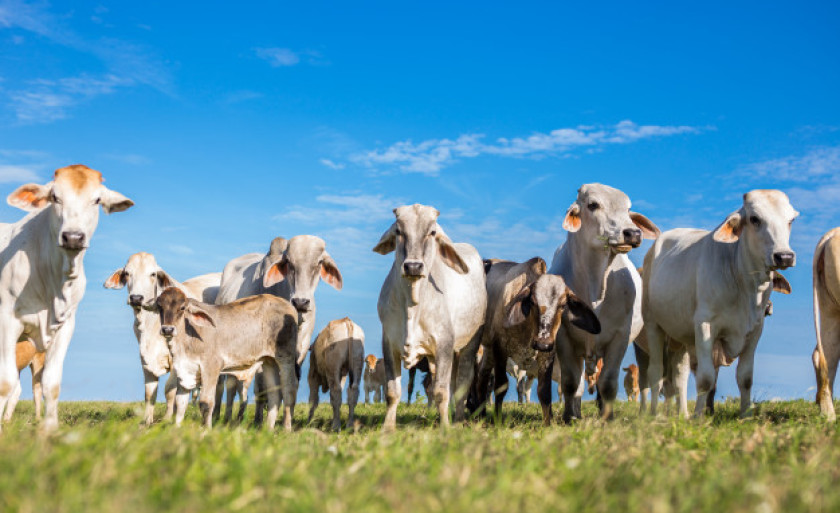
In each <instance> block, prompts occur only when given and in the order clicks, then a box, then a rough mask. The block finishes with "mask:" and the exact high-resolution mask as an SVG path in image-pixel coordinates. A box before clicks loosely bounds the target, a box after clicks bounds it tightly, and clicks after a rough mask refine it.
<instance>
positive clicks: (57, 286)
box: [0, 164, 134, 431]
mask: <svg viewBox="0 0 840 513" xmlns="http://www.w3.org/2000/svg"><path fill="white" fill-rule="evenodd" d="M102 181H103V180H102V174H101V173H99V171H94V170H93V169H90V168H88V167H87V166H83V165H81V164H76V165H72V166H67V167H63V168H61V169H58V170H56V172H55V175H54V178H53V181H51V182H49V183H47V184H45V185H38V184H27V185H22V186H21V187H19V188H18V189H17V190H16V191H14V192H13V193H11V194H10V195H9V197H8V199H7V201H8V203H9V205H11V206H13V207H18V208H20V209H23V210H26V211H29V212H30V213H29V214H28V215H26V217H24V218H23V219H21V220H20V221H18V222H16V223H13V224H7V225H3V226H0V319H1V320H2V321H0V413H2V411H3V410H4V408H5V407H6V403H7V401H8V400H9V399H10V398H11V396H12V394H13V393H14V392H15V389H16V387H18V386H19V383H18V381H19V376H18V371H17V367H16V364H15V363H16V362H15V345H16V344H17V342H18V341H19V340H22V339H25V338H28V339H30V340H32V342H33V343H34V344H35V347H36V348H37V349H38V351H39V352H43V351H46V353H47V354H46V361H45V364H44V373H43V378H42V386H43V391H44V396H45V399H46V416H45V418H44V423H43V429H44V430H45V431H52V430H55V429H56V428H57V427H58V395H59V392H60V390H61V374H62V371H63V366H64V356H65V355H66V354H67V348H68V346H69V344H70V338H71V337H72V336H73V328H74V327H75V324H76V309H77V308H78V306H79V302H81V300H82V296H83V295H84V293H85V271H84V265H83V259H84V256H85V252H86V251H87V248H88V246H89V245H90V240H91V238H92V237H93V232H94V230H95V229H96V225H97V223H98V221H99V207H100V206H101V207H102V210H104V211H105V212H106V213H111V212H121V211H123V210H126V209H128V208H129V207H131V206H132V205H134V202H132V201H131V200H130V199H128V198H126V197H125V196H123V195H122V194H120V193H118V192H115V191H112V190H110V189H108V188H106V187H105V186H104V185H102Z"/></svg>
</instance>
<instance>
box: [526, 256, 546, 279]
mask: <svg viewBox="0 0 840 513" xmlns="http://www.w3.org/2000/svg"><path fill="white" fill-rule="evenodd" d="M528 267H530V268H531V271H532V272H533V273H534V274H536V275H537V276H542V275H543V274H545V270H546V265H545V260H543V259H542V258H540V257H534V258H532V259H530V260H528Z"/></svg>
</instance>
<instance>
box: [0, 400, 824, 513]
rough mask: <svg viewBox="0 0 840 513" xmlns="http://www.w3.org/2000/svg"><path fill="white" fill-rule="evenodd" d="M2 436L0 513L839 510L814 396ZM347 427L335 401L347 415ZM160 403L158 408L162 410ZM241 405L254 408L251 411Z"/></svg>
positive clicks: (71, 407) (91, 414) (105, 416)
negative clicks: (577, 414)
mask: <svg viewBox="0 0 840 513" xmlns="http://www.w3.org/2000/svg"><path fill="white" fill-rule="evenodd" d="M18 408H19V409H18V412H17V414H16V418H15V420H13V421H12V422H11V423H10V424H7V425H6V426H4V432H3V434H2V435H0V462H2V464H1V465H0V511H2V512H4V513H5V512H16V511H20V512H45V511H56V512H58V511H62V512H63V511H67V512H71V511H85V512H90V511H107V512H122V511H125V512H132V513H141V512H152V511H179V512H208V511H326V512H330V513H334V512H344V511H347V512H368V511H411V512H426V511H469V512H475V513H477V512H482V513H483V512H495V511H500V512H501V511H504V512H519V511H526V512H538V511H539V512H542V511H569V512H581V511H595V512H601V511H603V512H611V513H616V512H624V511H651V512H654V513H659V512H668V511H686V512H697V511H715V512H721V511H755V512H759V513H768V512H773V511H780V512H781V511H783V512H790V511H815V512H816V511H840V435H839V434H838V428H837V427H836V426H832V425H829V424H826V423H825V422H824V421H823V420H821V419H820V418H819V417H818V416H817V408H816V406H815V405H814V404H813V403H809V402H804V401H795V402H781V403H762V404H759V405H757V414H756V416H755V417H754V418H753V419H749V420H738V418H737V405H735V404H734V403H727V404H721V405H720V406H719V408H718V412H717V415H716V416H715V418H714V419H713V420H706V421H701V422H698V421H679V420H677V419H675V418H659V419H655V420H652V419H648V418H643V419H639V418H638V416H637V406H635V405H630V404H627V403H622V404H620V405H619V407H618V412H617V416H616V420H615V421H613V422H611V423H603V422H601V421H599V420H596V419H595V418H594V417H595V407H594V405H593V404H592V403H584V416H585V417H586V418H585V420H583V421H582V422H579V423H577V424H575V425H572V426H558V425H555V426H552V427H550V428H543V427H542V426H541V419H540V412H539V406H538V405H525V406H520V405H517V404H514V403H506V405H505V411H506V418H505V422H504V425H503V427H498V428H497V427H493V426H491V425H489V424H486V423H480V422H473V423H471V424H469V425H467V426H461V427H455V428H454V429H452V430H451V431H450V432H448V433H441V432H440V431H439V429H437V423H436V415H434V414H433V413H432V412H431V411H430V410H427V409H426V407H425V406H424V405H413V406H410V407H407V406H404V405H401V406H400V410H399V417H398V422H399V430H398V431H397V433H395V434H392V435H383V434H381V433H380V432H379V425H380V424H381V421H382V417H383V415H384V405H360V407H359V410H358V411H359V412H360V413H359V416H360V419H361V424H362V425H361V427H360V429H359V431H358V432H357V433H355V434H353V433H347V432H342V433H341V434H332V433H326V432H323V431H322V430H325V429H327V428H328V426H329V418H330V412H331V410H330V407H329V405H328V404H326V405H324V404H322V405H321V406H320V408H319V410H318V412H317V414H316V420H315V421H314V422H313V424H312V425H311V426H309V427H305V426H304V415H305V413H306V410H307V407H306V405H299V407H298V409H297V412H296V419H295V420H296V426H295V429H296V430H295V432H294V433H292V434H286V433H283V432H281V431H276V432H273V433H267V432H262V431H255V430H253V429H251V428H250V427H236V428H233V427H227V426H224V425H218V426H217V427H216V428H214V429H213V430H212V431H209V432H206V431H204V430H202V429H200V428H199V425H198V415H197V411H196V409H195V408H194V407H191V408H190V412H189V414H188V418H187V420H186V421H185V423H184V426H182V427H181V428H180V429H177V428H174V427H173V426H171V425H169V424H167V423H159V424H156V425H154V426H152V427H151V428H146V427H142V426H141V425H140V421H141V416H142V414H141V405H140V404H139V403H102V402H79V403H72V402H65V403H62V404H61V413H60V422H61V426H62V427H61V429H60V431H59V433H58V434H56V435H55V436H53V437H51V438H49V439H45V438H42V437H39V436H37V435H36V433H37V430H36V426H35V425H34V423H33V412H32V404H31V402H21V404H20V405H19V407H18ZM344 408H345V411H344V415H345V418H346V406H345V407H344ZM162 411H163V410H162V406H160V405H159V413H162ZM250 414H251V412H249V418H250Z"/></svg>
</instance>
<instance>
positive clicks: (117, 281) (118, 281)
mask: <svg viewBox="0 0 840 513" xmlns="http://www.w3.org/2000/svg"><path fill="white" fill-rule="evenodd" d="M102 286H103V287H105V288H106V289H121V288H123V287H124V286H125V268H120V269H117V270H116V271H114V272H113V274H111V276H109V277H108V279H107V280H105V283H103V284H102Z"/></svg>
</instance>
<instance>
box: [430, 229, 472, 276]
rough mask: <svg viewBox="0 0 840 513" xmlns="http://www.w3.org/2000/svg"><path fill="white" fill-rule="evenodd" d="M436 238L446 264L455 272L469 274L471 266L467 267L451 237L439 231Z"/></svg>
mask: <svg viewBox="0 0 840 513" xmlns="http://www.w3.org/2000/svg"><path fill="white" fill-rule="evenodd" d="M435 240H436V241H437V244H438V252H439V253H440V257H441V258H442V259H443V262H444V263H445V264H446V265H448V266H449V267H451V268H452V269H454V270H455V272H457V273H459V274H467V273H468V272H470V268H469V267H467V263H466V262H464V260H463V259H462V258H461V255H459V254H458V252H457V251H456V250H455V246H453V245H452V241H451V240H449V237H447V236H446V235H444V234H443V233H442V232H441V231H438V234H437V235H436V236H435Z"/></svg>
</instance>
